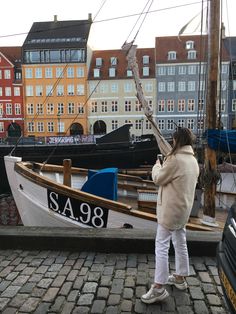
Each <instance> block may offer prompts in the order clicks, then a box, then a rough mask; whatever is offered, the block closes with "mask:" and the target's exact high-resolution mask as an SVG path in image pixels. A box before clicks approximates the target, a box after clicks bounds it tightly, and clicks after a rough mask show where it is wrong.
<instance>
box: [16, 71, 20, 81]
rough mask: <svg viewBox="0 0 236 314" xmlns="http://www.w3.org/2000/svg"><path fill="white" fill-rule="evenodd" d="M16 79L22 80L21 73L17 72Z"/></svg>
mask: <svg viewBox="0 0 236 314" xmlns="http://www.w3.org/2000/svg"><path fill="white" fill-rule="evenodd" d="M15 78H16V80H21V72H20V71H16V72H15Z"/></svg>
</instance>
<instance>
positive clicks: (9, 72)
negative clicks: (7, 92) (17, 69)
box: [4, 70, 11, 80]
mask: <svg viewBox="0 0 236 314" xmlns="http://www.w3.org/2000/svg"><path fill="white" fill-rule="evenodd" d="M4 78H5V79H6V80H10V78H11V71H10V70H4Z"/></svg>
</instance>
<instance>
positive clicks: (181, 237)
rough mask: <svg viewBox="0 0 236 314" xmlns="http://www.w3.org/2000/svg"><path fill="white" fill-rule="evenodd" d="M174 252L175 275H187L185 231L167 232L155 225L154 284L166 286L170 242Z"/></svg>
mask: <svg viewBox="0 0 236 314" xmlns="http://www.w3.org/2000/svg"><path fill="white" fill-rule="evenodd" d="M171 239H172V243H173V246H174V250H175V274H177V275H179V276H188V275H189V256H188V248H187V242H186V229H185V228H181V229H179V230H168V229H166V228H164V227H163V226H161V225H159V224H158V225H157V233H156V242H155V254H156V268H155V278H154V280H155V283H159V284H163V285H164V284H166V283H167V281H168V276H169V248H170V240H171Z"/></svg>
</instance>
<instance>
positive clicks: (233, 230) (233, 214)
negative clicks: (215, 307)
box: [216, 202, 236, 314]
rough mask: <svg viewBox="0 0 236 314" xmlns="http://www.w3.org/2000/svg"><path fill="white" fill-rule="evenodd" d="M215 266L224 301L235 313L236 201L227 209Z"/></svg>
mask: <svg viewBox="0 0 236 314" xmlns="http://www.w3.org/2000/svg"><path fill="white" fill-rule="evenodd" d="M216 255H217V267H218V272H219V277H220V281H221V286H222V289H223V293H224V296H225V299H226V303H227V305H228V307H229V310H230V312H231V313H234V314H235V313H236V202H235V203H234V204H233V205H232V207H231V208H230V210H229V214H228V217H227V220H226V223H225V226H224V230H223V236H222V240H221V241H220V243H219V244H218V246H217V253H216Z"/></svg>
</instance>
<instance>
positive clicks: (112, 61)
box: [110, 57, 117, 66]
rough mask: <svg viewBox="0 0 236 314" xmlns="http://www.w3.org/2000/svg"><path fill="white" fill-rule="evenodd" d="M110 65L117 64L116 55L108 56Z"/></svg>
mask: <svg viewBox="0 0 236 314" xmlns="http://www.w3.org/2000/svg"><path fill="white" fill-rule="evenodd" d="M110 62H111V66H114V65H117V58H116V57H111V58H110Z"/></svg>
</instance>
